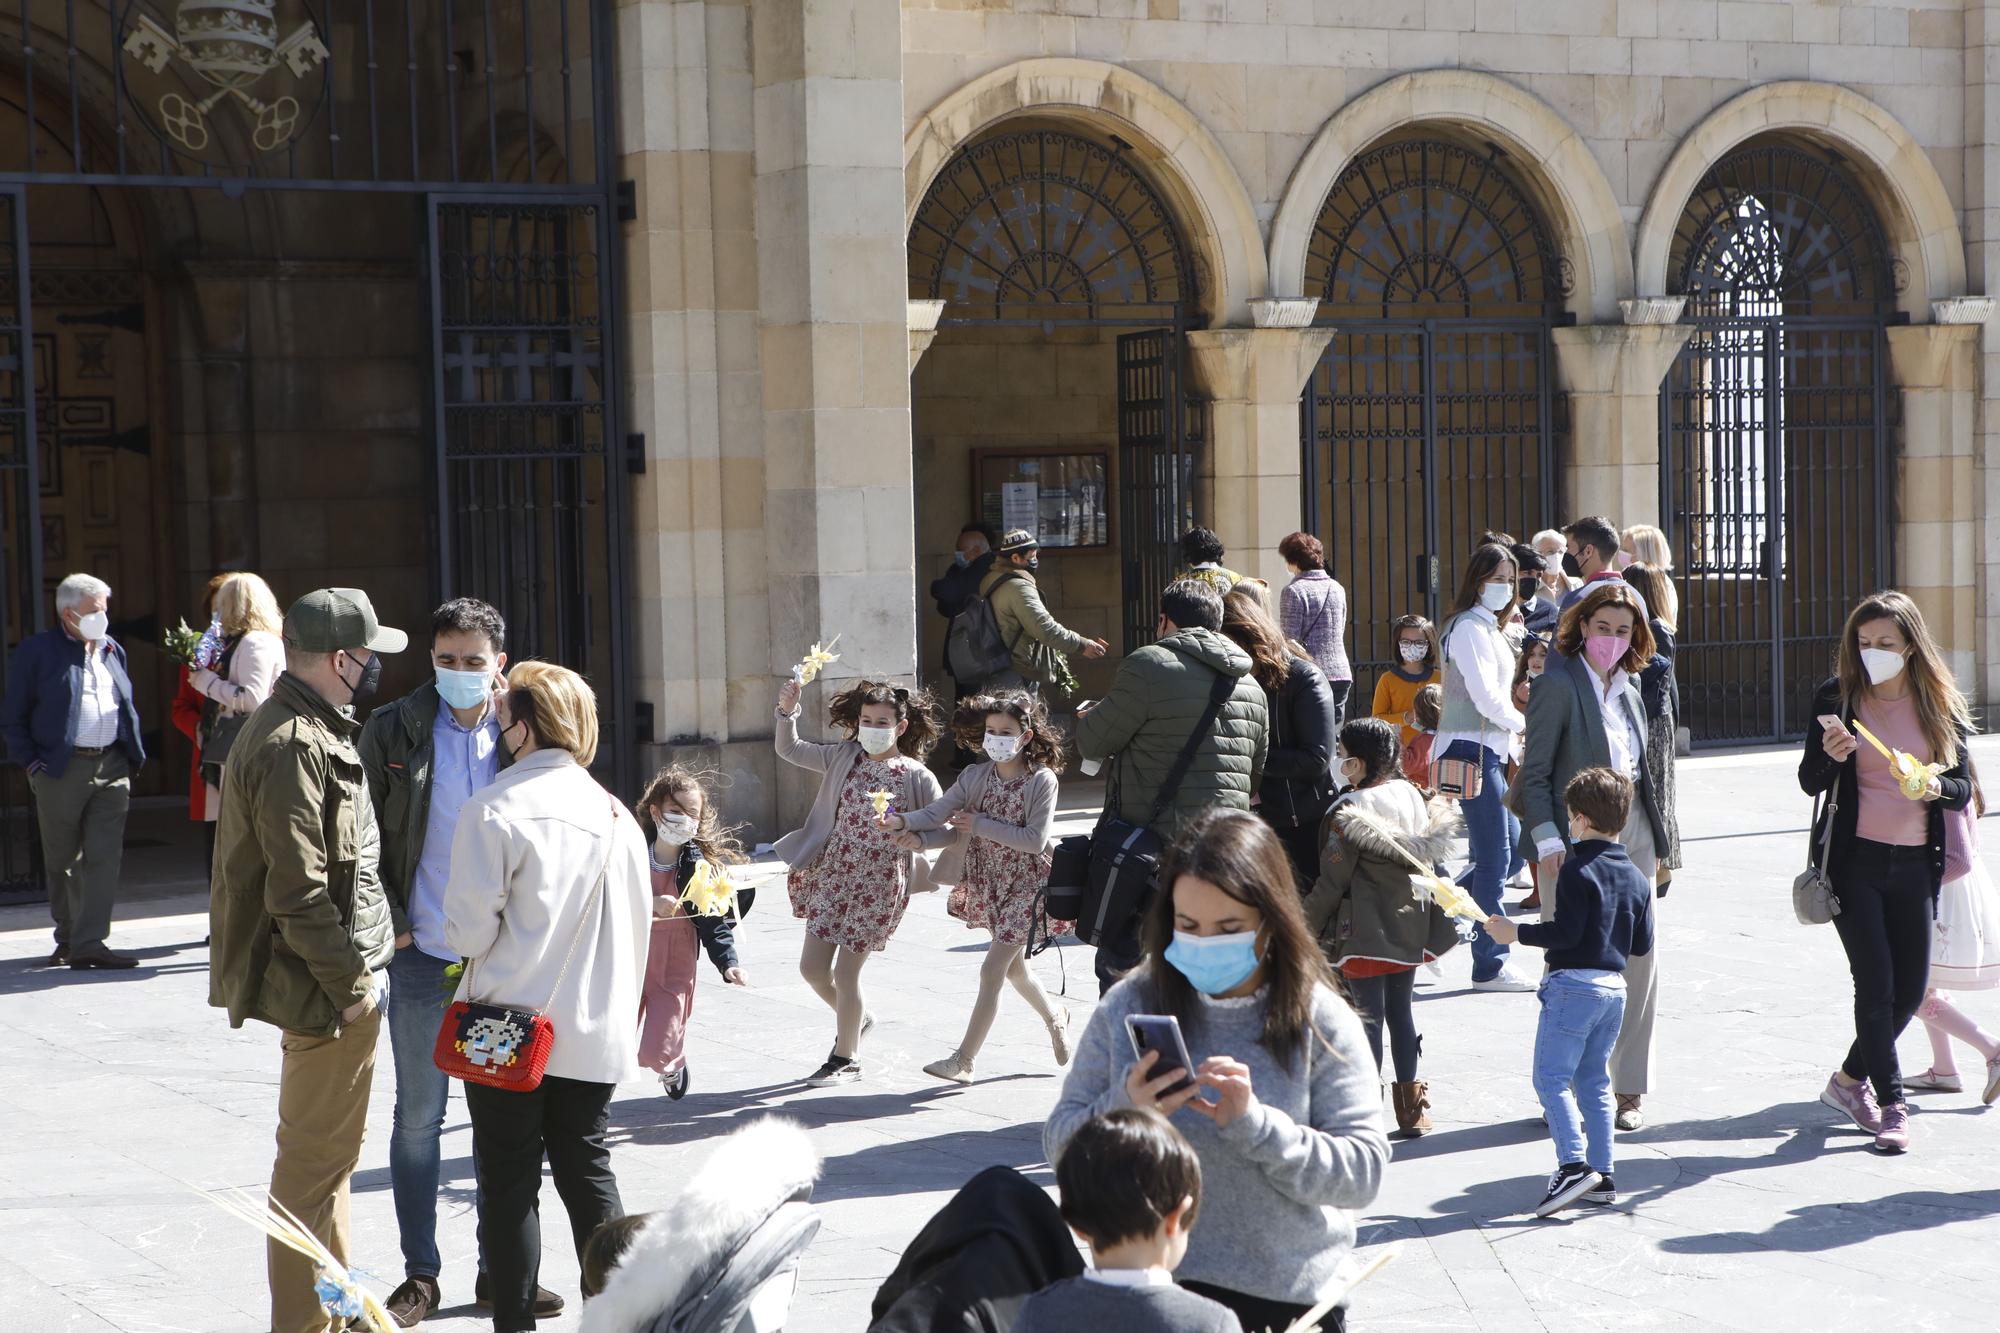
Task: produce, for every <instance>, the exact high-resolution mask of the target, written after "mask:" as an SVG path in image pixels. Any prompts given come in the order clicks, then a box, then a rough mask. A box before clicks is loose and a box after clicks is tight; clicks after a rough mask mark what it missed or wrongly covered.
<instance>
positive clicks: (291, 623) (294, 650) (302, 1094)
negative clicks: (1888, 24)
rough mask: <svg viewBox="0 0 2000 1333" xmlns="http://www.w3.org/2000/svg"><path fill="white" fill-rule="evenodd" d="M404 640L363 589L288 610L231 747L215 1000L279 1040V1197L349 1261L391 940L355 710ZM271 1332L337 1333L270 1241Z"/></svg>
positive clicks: (219, 833)
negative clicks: (266, 685) (352, 1198)
mask: <svg viewBox="0 0 2000 1333" xmlns="http://www.w3.org/2000/svg"><path fill="white" fill-rule="evenodd" d="M408 644H409V636H408V635H407V634H405V633H403V631H401V630H399V629H391V628H389V627H388V626H387V625H384V624H381V623H380V622H379V621H378V620H377V619H376V617H375V608H374V607H373V606H372V605H371V604H370V603H369V601H368V594H367V593H365V592H362V591H361V590H360V589H359V588H321V589H320V590H319V591H317V592H310V593H307V594H306V595H305V596H304V597H301V598H300V599H299V600H298V601H297V602H295V603H293V604H292V609H291V610H290V611H289V612H287V613H286V615H285V673H284V674H283V675H282V676H280V677H278V683H277V685H276V686H275V687H274V688H273V689H272V691H271V697H270V698H269V699H268V700H267V701H266V702H265V703H264V704H263V706H262V707H260V708H259V709H258V710H257V711H256V712H255V713H253V714H251V716H250V720H249V722H247V723H246V724H245V725H244V727H243V730H242V731H241V732H240V733H238V735H237V737H236V741H235V744H234V745H232V746H231V747H230V751H229V770H228V775H227V779H226V780H225V781H224V783H223V785H222V814H221V818H220V820H219V822H218V824H217V828H216V836H215V844H216V845H215V879H214V884H213V891H212V893H211V895H210V900H209V925H210V931H211V936H212V943H211V945H210V954H211V956H210V962H209V986H208V1002H209V1003H210V1004H211V1005H214V1006H215V1007H217V1008H219V1009H227V1010H228V1011H229V1024H230V1026H231V1027H241V1026H243V1021H244V1020H245V1019H248V1018H254V1019H257V1020H259V1021H260V1022H265V1023H269V1024H271V1025H272V1026H273V1027H276V1028H279V1029H280V1030H281V1031H282V1032H283V1037H282V1043H281V1044H282V1047H283V1050H284V1062H283V1066H282V1071H281V1073H280V1074H279V1079H278V1157H277V1161H276V1162H275V1163H274V1164H273V1165H272V1167H271V1198H272V1200H273V1201H274V1202H277V1203H281V1204H283V1205H284V1206H285V1207H286V1208H288V1209H290V1210H291V1211H292V1212H293V1213H294V1214H295V1215H296V1216H297V1217H298V1218H299V1220H300V1221H302V1222H304V1223H305V1224H306V1226H307V1227H308V1228H310V1229H311V1230H312V1232H313V1234H314V1235H316V1236H318V1237H319V1239H320V1241H321V1242H322V1243H323V1244H324V1245H325V1246H326V1247H327V1249H328V1250H330V1251H332V1253H333V1255H334V1257H335V1258H337V1259H339V1260H340V1261H341V1262H343V1263H345V1262H346V1261H347V1259H348V1255H349V1253H350V1246H349V1243H348V1240H349V1236H348V1233H349V1220H348V1178H349V1177H350V1176H352V1175H353V1174H354V1166H355V1163H356V1162H357V1161H359V1160H360V1157H361V1135H362V1129H363V1127H364V1125H365V1123H366V1121H367V1118H368V1092H369V1085H370V1084H371V1082H372V1081H373V1078H374V1072H375V1040H376V1036H377V1033H378V1030H379V1029H380V1027H381V1022H382V1018H381V1010H380V1005H381V1001H382V999H383V998H384V997H383V993H382V987H383V985H384V983H385V981H386V974H384V973H383V972H382V969H383V968H385V967H387V966H388V963H389V959H390V958H391V957H392V956H393V955H394V953H395V928H394V926H393V924H392V923H391V920H390V915H389V905H388V902H387V901H386V900H385V898H384V897H383V893H382V885H381V881H380V880H379V879H378V878H377V876H376V853H377V848H378V846H379V838H378V835H377V832H376V828H375V808H374V805H373V803H372V802H371V801H370V800H369V798H368V784H367V779H366V777H365V776H364V774H363V771H362V767H361V756H360V755H359V754H358V753H357V752H356V751H355V748H354V741H355V738H356V736H357V735H359V733H360V730H361V728H360V725H359V724H358V723H357V722H356V721H355V720H354V705H356V704H359V703H365V702H366V701H367V700H368V699H369V698H370V697H371V696H373V694H374V693H375V688H376V684H377V682H378V681H379V680H380V679H381V675H382V657H381V655H382V654H383V653H395V652H401V651H402V650H403V649H404V648H405V647H406V646H407V645H408ZM267 1267H268V1271H269V1276H270V1284H271V1329H272V1333H329V1331H330V1330H331V1329H333V1328H335V1327H337V1326H340V1325H339V1324H337V1322H336V1321H335V1319H334V1317H333V1316H331V1315H328V1314H327V1313H326V1311H325V1310H323V1309H322V1308H321V1307H320V1303H319V1297H318V1296H317V1295H316V1294H315V1293H314V1291H313V1269H312V1265H311V1264H310V1263H308V1262H307V1261H306V1260H304V1259H303V1258H301V1257H299V1256H298V1255H296V1254H294V1253H293V1252H292V1251H290V1250H289V1249H286V1248H285V1247H284V1246H281V1245H279V1244H277V1243H276V1242H272V1243H271V1244H270V1246H269V1256H268V1260H267Z"/></svg>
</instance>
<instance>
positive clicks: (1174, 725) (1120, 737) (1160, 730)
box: [1076, 629, 1270, 833]
mask: <svg viewBox="0 0 2000 1333" xmlns="http://www.w3.org/2000/svg"><path fill="white" fill-rule="evenodd" d="M1218 671H1219V672H1221V673H1222V674H1223V675H1225V676H1229V677H1232V678H1233V679H1234V680H1235V682H1236V685H1235V689H1234V690H1233V692H1232V693H1231V694H1230V696H1229V698H1227V699H1226V700H1224V701H1223V704H1222V708H1221V711H1220V712H1218V713H1217V714H1216V719H1215V727H1214V730H1213V734H1212V735H1210V736H1209V737H1208V738H1206V739H1205V740H1204V741H1203V742H1202V745H1201V747H1200V748H1199V749H1198V750H1196V751H1195V755H1194V762H1193V763H1191V764H1190V765H1189V766H1188V771H1187V777H1186V778H1185V779H1184V780H1183V781H1182V782H1181V786H1180V790H1179V791H1178V792H1176V793H1175V794H1174V799H1173V801H1172V803H1171V804H1170V805H1169V806H1168V807H1167V815H1166V824H1167V827H1166V828H1164V829H1161V830H1159V831H1160V832H1163V833H1171V832H1172V831H1173V827H1174V826H1176V825H1178V824H1179V823H1180V822H1181V820H1182V819H1184V818H1186V817H1187V816H1189V815H1191V814H1193V813H1194V812H1195V811H1197V810H1202V809H1206V808H1207V807H1209V806H1212V805H1215V806H1223V807H1226V808H1228V809H1231V810H1248V809H1249V808H1250V794H1251V793H1252V792H1254V791H1256V790H1257V785H1258V783H1260V782H1261V781H1263V777H1264V754H1265V751H1266V749H1267V748H1268V746H1269V744H1270V742H1269V724H1268V719H1267V715H1266V713H1265V710H1264V689H1263V687H1262V686H1261V685H1259V684H1258V683H1257V682H1256V680H1254V679H1253V678H1252V677H1251V675H1250V655H1249V654H1248V653H1246V652H1244V651H1243V650H1242V649H1241V648H1238V647H1237V646H1236V645H1235V644H1234V643H1231V642H1230V641H1229V640H1228V639H1225V638H1223V637H1222V636H1221V635H1220V634H1217V633H1215V632H1213V631H1212V630H1205V629H1183V630H1176V631H1174V632H1173V633H1172V634H1169V635H1168V636H1167V637H1166V638H1164V639H1161V640H1160V641H1159V642H1158V643H1155V644H1152V645H1150V646H1149V647H1145V648H1141V649H1139V651H1137V652H1135V653H1133V654H1132V655H1131V656H1129V657H1127V658H1126V659H1125V660H1124V662H1122V663H1120V664H1119V667H1118V676H1117V678H1116V679H1115V680H1114V681H1112V683H1111V692H1110V693H1109V694H1107V695H1105V696H1104V698H1103V699H1102V700H1101V701H1099V703H1098V704H1097V705H1096V706H1095V707H1093V708H1092V709H1091V710H1090V711H1089V712H1087V713H1085V714H1083V716H1082V717H1080V718H1078V719H1077V724H1076V744H1077V749H1078V750H1079V751H1080V752H1081V753H1082V754H1083V757H1084V758H1086V759H1108V758H1110V757H1112V756H1113V755H1115V756H1117V761H1116V763H1115V764H1114V765H1113V766H1112V768H1111V770H1110V771H1109V773H1108V774H1107V777H1108V780H1109V781H1110V783H1111V785H1112V787H1113V788H1115V789H1116V791H1117V793H1118V808H1117V811H1116V814H1117V816H1118V817H1119V818H1120V819H1124V820H1127V821H1129V822H1131V823H1135V824H1143V823H1145V822H1146V820H1147V818H1148V817H1149V816H1150V815H1151V814H1152V812H1153V802H1154V801H1155V799H1157V797H1158V796H1159V792H1160V787H1161V786H1162V785H1163V784H1164V783H1165V782H1166V778H1167V772H1168V770H1170V769H1172V768H1173V766H1174V760H1175V759H1176V758H1177V757H1178V756H1179V755H1180V752H1181V747H1182V746H1184V745H1186V744H1187V739H1188V737H1189V736H1190V735H1192V734H1193V732H1194V729H1195V726H1196V724H1197V723H1199V722H1200V721H1201V715H1202V713H1203V712H1204V711H1205V710H1206V709H1207V708H1208V696H1209V691H1210V689H1212V688H1213V686H1214V683H1215V675H1216V673H1217V672H1218ZM1107 799H1108V798H1107Z"/></svg>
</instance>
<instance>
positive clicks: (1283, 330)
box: [1187, 298, 1334, 587]
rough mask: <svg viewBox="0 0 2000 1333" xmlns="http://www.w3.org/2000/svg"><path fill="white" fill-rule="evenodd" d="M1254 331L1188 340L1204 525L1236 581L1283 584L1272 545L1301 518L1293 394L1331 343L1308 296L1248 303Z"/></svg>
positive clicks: (1202, 334)
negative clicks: (1200, 414)
mask: <svg viewBox="0 0 2000 1333" xmlns="http://www.w3.org/2000/svg"><path fill="white" fill-rule="evenodd" d="M1250 304H1251V315H1252V318H1253V319H1255V320H1256V322H1257V327H1255V328H1249V329H1204V330H1200V331H1198V332H1194V333H1190V334H1188V335H1187V345H1188V371H1189V373H1190V375H1192V377H1193V379H1194V384H1195V387H1196V388H1197V389H1198V390H1199V391H1200V392H1201V393H1203V394H1205V395H1206V396H1207V397H1208V398H1209V399H1210V400H1211V401H1210V406H1209V442H1208V459H1209V462H1208V469H1207V471H1208V475H1207V478H1206V480H1207V482H1208V486H1209V499H1208V516H1209V526H1210V527H1212V528H1214V529H1215V532H1216V535H1217V536H1219V537H1221V538H1222V544H1223V546H1224V547H1226V548H1227V549H1228V552H1229V554H1228V557H1227V559H1228V563H1229V567H1230V568H1231V569H1234V570H1235V571H1236V572H1237V573H1239V574H1248V575H1254V576H1255V577H1257V578H1261V579H1264V580H1266V581H1267V582H1269V583H1270V584H1271V585H1272V586H1273V587H1283V586H1284V584H1285V579H1286V575H1285V561H1284V557H1282V556H1280V555H1279V554H1278V543H1279V542H1280V541H1282V540H1283V539H1284V538H1285V536H1286V535H1287V534H1289V533H1292V532H1296V531H1297V530H1298V528H1299V524H1300V523H1301V522H1302V521H1303V518H1304V509H1303V492H1302V490H1301V485H1302V483H1301V479H1300V478H1301V445H1300V440H1299V394H1300V393H1301V392H1302V391H1303V390H1304V388H1305V385H1306V381H1307V380H1308V379H1310V378H1311V377H1312V373H1313V367H1315V366H1317V365H1318V364H1319V358H1320V354H1321V353H1322V352H1324V351H1325V350H1326V345H1327V344H1328V343H1330V342H1332V341H1333V334H1334V330H1332V329H1331V328H1315V327H1312V317H1313V312H1314V311H1315V310H1316V309H1317V308H1318V306H1319V302H1318V301H1316V300H1312V299H1310V298H1308V299H1305V300H1288V301H1252V302H1251V303H1250Z"/></svg>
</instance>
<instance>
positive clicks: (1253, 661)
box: [1222, 584, 1292, 694]
mask: <svg viewBox="0 0 2000 1333" xmlns="http://www.w3.org/2000/svg"><path fill="white" fill-rule="evenodd" d="M1222 633H1223V634H1224V636H1226V637H1227V638H1229V639H1231V640H1233V641H1234V642H1235V644H1236V646H1237V647H1239V648H1241V649H1242V650H1243V651H1244V652H1246V653H1248V654H1250V674H1251V675H1252V676H1254V677H1256V680H1257V683H1258V684H1259V685H1262V686H1263V687H1264V688H1265V689H1267V690H1269V691H1270V692H1271V693H1273V694H1276V693H1277V692H1278V691H1279V690H1280V689H1282V688H1284V684H1285V677H1287V676H1289V675H1291V674H1292V652H1291V649H1289V648H1287V647H1286V646H1285V633H1284V631H1283V630H1281V629H1279V628H1278V622H1277V621H1275V620H1273V619H1271V613H1270V612H1269V611H1266V610H1265V609H1264V599H1263V598H1262V597H1260V596H1258V595H1257V593H1256V592H1254V591H1252V590H1249V589H1246V588H1244V587H1243V586H1242V585H1241V584H1238V585H1237V586H1236V587H1234V588H1231V589H1230V590H1229V591H1228V592H1226V593H1224V594H1223V596H1222Z"/></svg>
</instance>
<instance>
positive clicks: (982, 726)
mask: <svg viewBox="0 0 2000 1333" xmlns="http://www.w3.org/2000/svg"><path fill="white" fill-rule="evenodd" d="M995 713H1004V714H1006V715H1007V716H1008V717H1011V718H1013V719H1014V720H1015V721H1016V722H1018V723H1020V724H1021V730H1023V731H1025V732H1028V733H1029V736H1028V743H1027V745H1026V746H1024V747H1023V748H1022V750H1021V758H1023V759H1025V760H1027V761H1028V764H1029V765H1030V766H1031V767H1036V768H1046V769H1048V770H1049V771H1050V772H1051V773H1060V772H1062V770H1063V747H1062V742H1063V737H1062V732H1061V731H1059V730H1058V729H1057V728H1056V725H1055V723H1053V722H1051V721H1049V710H1048V709H1047V708H1046V707H1044V706H1043V704H1042V702H1041V701H1040V700H1039V699H1031V698H1029V697H1028V695H1027V694H1026V693H1024V692H1023V691H1021V690H994V691H992V692H991V693H989V694H975V695H973V696H972V697H971V698H969V699H961V700H959V703H958V711H957V712H956V713H954V714H953V715H952V719H951V729H952V733H953V735H954V736H955V737H956V738H957V740H958V743H959V744H960V745H962V746H964V747H965V748H966V749H968V750H980V749H982V748H983V747H984V746H985V744H986V719H987V718H988V717H990V716H992V715H993V714H995Z"/></svg>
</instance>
